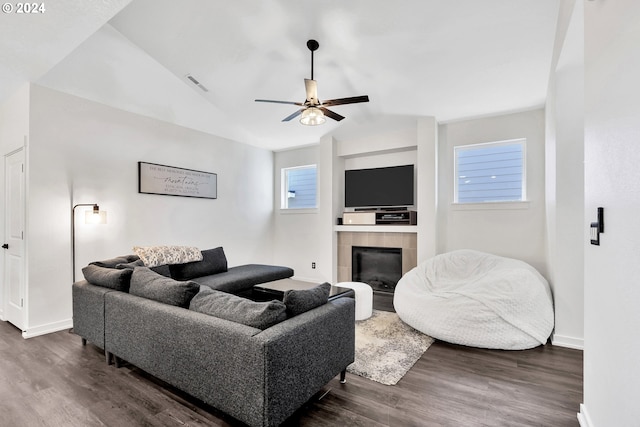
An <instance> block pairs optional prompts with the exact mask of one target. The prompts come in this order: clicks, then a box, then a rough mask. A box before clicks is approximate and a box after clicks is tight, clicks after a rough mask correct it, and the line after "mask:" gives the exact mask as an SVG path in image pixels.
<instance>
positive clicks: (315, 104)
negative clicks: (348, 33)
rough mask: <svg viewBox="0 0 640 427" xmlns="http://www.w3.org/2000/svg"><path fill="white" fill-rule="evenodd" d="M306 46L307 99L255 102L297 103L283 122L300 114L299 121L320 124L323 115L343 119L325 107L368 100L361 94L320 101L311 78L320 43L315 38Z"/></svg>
mask: <svg viewBox="0 0 640 427" xmlns="http://www.w3.org/2000/svg"><path fill="white" fill-rule="evenodd" d="M307 47H308V48H309V50H310V51H311V78H310V79H304V86H305V89H306V91H307V100H306V101H304V102H293V101H274V100H270V99H256V102H273V103H276V104H291V105H298V106H300V107H302V108H300V109H299V110H298V111H296V112H295V113H293V114H291V115H289V116H287V117H285V118H284V119H282V121H283V122H288V121H289V120H291V119H294V118H296V117H298V116H300V115H302V117H301V118H300V123H302V124H303V125H310V126H315V125H321V124H322V123H324V122H325V120H326V119H325V116H326V117H330V118H332V119H333V120H336V121H340V120H342V119H344V117H343V116H341V115H340V114H337V113H334V112H333V111H331V110H329V109H328V108H326V107H332V106H336V105H344V104H356V103H358V102H369V97H368V96H367V95H363V96H352V97H350V98H338V99H330V100H328V101H324V102H320V100H319V99H318V84H317V82H316V81H315V80H314V79H313V52H315V51H316V50H318V48H319V47H320V44H319V43H318V42H317V41H315V40H309V41H307Z"/></svg>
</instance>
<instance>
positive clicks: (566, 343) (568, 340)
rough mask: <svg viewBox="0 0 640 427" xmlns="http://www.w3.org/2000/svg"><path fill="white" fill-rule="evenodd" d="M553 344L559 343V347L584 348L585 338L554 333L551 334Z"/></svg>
mask: <svg viewBox="0 0 640 427" xmlns="http://www.w3.org/2000/svg"><path fill="white" fill-rule="evenodd" d="M551 344H553V345H557V346H558V347H567V348H573V349H576V350H584V338H574V337H568V336H565V335H558V334H553V335H552V336H551Z"/></svg>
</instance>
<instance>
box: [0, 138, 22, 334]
mask: <svg viewBox="0 0 640 427" xmlns="http://www.w3.org/2000/svg"><path fill="white" fill-rule="evenodd" d="M4 164H5V217H4V218H5V225H4V229H5V242H4V244H3V245H2V247H3V248H4V251H5V253H4V286H3V288H4V317H5V319H6V320H8V321H9V322H11V323H13V324H14V325H15V326H17V327H18V328H20V329H21V330H24V323H25V322H24V319H25V315H24V298H25V271H24V266H25V262H24V222H25V173H24V150H23V149H20V150H18V151H14V152H13V153H10V154H8V155H6V156H5V161H4Z"/></svg>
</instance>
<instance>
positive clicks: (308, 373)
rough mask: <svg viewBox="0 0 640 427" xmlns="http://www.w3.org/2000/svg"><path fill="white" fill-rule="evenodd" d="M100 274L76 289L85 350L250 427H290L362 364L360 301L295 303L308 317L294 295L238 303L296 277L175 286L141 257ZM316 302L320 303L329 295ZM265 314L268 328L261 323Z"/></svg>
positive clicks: (259, 275)
mask: <svg viewBox="0 0 640 427" xmlns="http://www.w3.org/2000/svg"><path fill="white" fill-rule="evenodd" d="M216 249H218V248H216ZM220 249H221V248H220ZM210 251H214V250H210ZM205 252H206V251H203V254H205ZM218 252H219V251H218ZM209 255H211V253H209ZM217 255H220V254H219V253H218V254H217ZM205 260H206V256H205ZM118 261H119V262H118ZM114 262H115V263H114ZM125 264H129V266H124V265H125ZM92 265H93V267H92ZM92 265H90V266H88V267H85V269H87V271H86V272H85V277H86V278H88V279H89V280H83V281H80V282H77V283H74V284H73V316H74V332H75V333H76V334H78V335H80V336H81V337H82V338H83V342H86V341H87V340H88V341H90V342H92V343H93V344H95V345H97V346H99V347H101V348H103V349H104V350H105V354H106V357H107V361H110V355H113V356H114V357H115V359H116V360H118V359H121V360H125V361H127V362H129V363H131V364H133V365H135V366H137V367H138V368H140V369H142V370H144V371H146V372H148V373H150V374H152V375H153V376H155V377H157V378H159V379H161V380H163V381H165V382H167V383H169V384H171V385H173V386H175V387H176V388H178V389H180V390H182V391H185V392H187V393H189V394H190V395H192V396H194V397H195V398H197V399H200V400H201V401H203V402H205V403H206V404H209V405H211V406H213V407H215V408H217V409H219V410H220V411H222V412H224V413H227V414H228V415H231V416H232V417H234V418H236V419H238V420H240V421H242V422H244V423H246V424H248V425H250V426H276V425H279V424H280V423H282V422H284V421H285V420H286V419H287V418H288V417H290V416H291V415H292V414H293V413H294V412H295V411H296V410H297V409H298V408H300V407H301V406H302V405H303V404H304V403H305V402H306V401H307V400H309V399H310V398H311V397H312V396H313V395H314V394H315V393H317V392H318V391H319V390H320V389H321V388H322V387H323V386H324V385H325V384H326V383H327V382H329V381H330V380H331V379H332V378H334V377H335V376H336V375H338V374H341V375H342V378H344V372H345V369H346V367H347V365H349V364H350V363H352V362H353V360H354V343H355V303H354V300H353V299H351V298H339V299H335V300H332V301H327V300H326V295H328V285H324V286H327V288H326V295H324V300H322V301H321V302H317V301H316V302H314V303H313V304H312V305H310V306H309V305H308V303H309V300H308V297H309V296H308V295H306V294H304V295H303V294H297V295H293V294H292V295H291V296H290V298H289V301H290V302H291V303H292V304H293V302H295V301H300V300H305V299H307V301H303V303H304V304H307V306H306V308H305V309H308V308H309V307H311V308H310V309H308V310H307V311H304V310H302V311H304V312H301V313H300V314H298V312H299V310H298V311H296V309H295V308H293V307H290V306H289V305H287V304H289V302H287V296H286V295H285V301H284V302H280V301H272V302H262V303H259V302H254V301H250V300H248V299H245V298H242V297H240V296H237V295H234V294H247V292H248V291H249V290H250V288H251V287H252V286H253V284H258V283H264V282H266V281H271V280H278V279H281V278H283V277H282V276H284V277H290V276H291V275H292V274H293V271H292V270H291V269H288V268H286V267H277V266H260V265H249V266H240V267H235V268H229V269H228V270H227V271H223V272H220V273H215V274H209V275H205V276H201V277H192V278H191V279H189V280H181V281H177V280H175V279H173V278H172V277H169V276H173V275H176V276H177V275H178V273H176V272H177V271H179V270H181V269H182V270H185V268H181V267H180V266H171V268H170V269H169V273H170V274H168V275H167V274H166V273H167V270H166V269H156V271H155V272H154V271H152V270H150V269H148V268H146V267H143V266H140V265H139V262H138V260H136V259H135V257H134V256H128V257H120V258H118V259H114V260H107V261H102V262H99V263H95V264H92ZM116 265H118V267H116ZM95 267H99V268H95ZM183 267H184V266H183ZM193 267H195V268H193ZM190 268H191V270H194V271H198V269H199V268H200V267H198V266H195V265H191V266H187V267H186V270H189V269H190ZM205 270H206V269H205ZM83 271H84V270H83ZM162 272H164V273H165V274H164V275H162ZM183 272H184V271H183ZM171 273H173V274H171ZM187 275H189V274H187ZM216 276H217V277H216ZM234 278H235V279H237V280H235V281H234ZM92 280H93V281H97V282H100V284H96V283H92V282H91V281H92ZM172 289H173V290H174V291H175V292H174V291H171V290H172ZM229 291H233V292H234V293H233V294H232V293H230V292H229ZM313 292H314V293H315V294H313V295H312V293H310V294H309V295H311V297H312V298H316V300H317V298H318V295H320V294H321V293H322V292H324V288H322V287H318V288H317V289H315V290H313ZM225 304H226V306H225ZM230 308H231V309H230ZM207 310H209V314H206V313H207ZM234 310H235V312H234ZM267 312H268V313H267ZM265 313H267V314H268V315H269V316H270V317H269V321H268V322H267V323H265V322H261V321H260V320H259V318H260V316H264V315H265ZM274 313H275V314H274ZM247 319H248V320H247ZM256 319H258V320H256ZM249 325H252V326H249Z"/></svg>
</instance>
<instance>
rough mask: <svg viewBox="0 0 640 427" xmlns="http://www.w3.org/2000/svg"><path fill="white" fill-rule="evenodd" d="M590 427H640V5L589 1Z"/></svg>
mask: <svg viewBox="0 0 640 427" xmlns="http://www.w3.org/2000/svg"><path fill="white" fill-rule="evenodd" d="M584 8H585V9H584V10H585V218H584V219H585V222H590V221H595V219H596V216H595V215H596V208H597V207H598V206H602V207H604V221H605V232H604V234H602V235H601V244H600V246H593V245H590V244H589V243H588V242H587V241H586V239H585V243H584V244H585V248H584V250H585V289H584V298H585V325H584V332H585V335H584V343H585V349H584V406H583V407H582V410H581V414H580V421H581V424H582V425H583V427H586V426H589V427H608V426H621V427H624V426H637V425H639V423H640V405H638V400H639V399H640V363H638V361H640V341H639V340H638V338H637V336H638V326H639V325H640V309H639V307H638V304H639V302H640V279H639V277H640V263H639V262H638V260H639V259H640V243H639V242H640V240H639V236H640V221H638V218H639V217H640V179H638V177H639V174H638V165H639V164H640V102H638V94H640V79H639V78H638V74H639V73H638V70H640V49H638V40H640V25H638V22H640V2H638V1H636V0H619V1H600V0H598V1H586V2H584Z"/></svg>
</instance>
